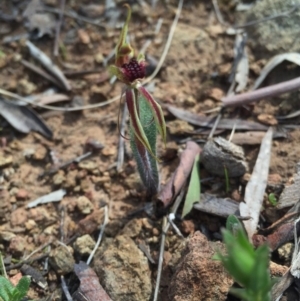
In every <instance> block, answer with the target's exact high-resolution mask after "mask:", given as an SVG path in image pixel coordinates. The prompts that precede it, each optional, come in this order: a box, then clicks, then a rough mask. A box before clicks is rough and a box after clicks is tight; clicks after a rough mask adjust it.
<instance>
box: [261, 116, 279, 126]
mask: <svg viewBox="0 0 300 301" xmlns="http://www.w3.org/2000/svg"><path fill="white" fill-rule="evenodd" d="M257 119H258V120H259V121H260V122H261V123H264V124H267V125H277V124H278V121H277V119H276V118H275V117H274V116H273V115H269V114H260V115H258V116H257Z"/></svg>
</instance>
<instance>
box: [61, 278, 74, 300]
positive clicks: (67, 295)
mask: <svg viewBox="0 0 300 301" xmlns="http://www.w3.org/2000/svg"><path fill="white" fill-rule="evenodd" d="M60 280H61V288H62V290H63V291H64V293H65V296H66V298H67V300H68V301H73V299H72V296H71V294H70V292H69V289H68V287H67V284H66V281H65V277H64V276H60Z"/></svg>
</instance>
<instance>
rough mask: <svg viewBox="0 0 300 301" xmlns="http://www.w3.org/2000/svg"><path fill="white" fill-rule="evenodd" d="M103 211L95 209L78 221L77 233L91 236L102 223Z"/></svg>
mask: <svg viewBox="0 0 300 301" xmlns="http://www.w3.org/2000/svg"><path fill="white" fill-rule="evenodd" d="M103 217H104V209H103V208H101V209H97V210H95V211H94V212H93V213H91V214H90V215H88V216H86V217H85V218H84V219H82V220H80V221H79V231H80V233H82V234H91V233H93V232H94V231H95V230H97V229H99V226H100V225H101V224H102V223H103Z"/></svg>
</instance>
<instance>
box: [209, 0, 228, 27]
mask: <svg viewBox="0 0 300 301" xmlns="http://www.w3.org/2000/svg"><path fill="white" fill-rule="evenodd" d="M212 4H213V6H214V10H215V13H216V16H217V19H218V21H219V23H220V24H222V25H224V26H227V24H226V23H225V21H224V19H223V16H222V14H221V11H220V8H219V5H218V0H212Z"/></svg>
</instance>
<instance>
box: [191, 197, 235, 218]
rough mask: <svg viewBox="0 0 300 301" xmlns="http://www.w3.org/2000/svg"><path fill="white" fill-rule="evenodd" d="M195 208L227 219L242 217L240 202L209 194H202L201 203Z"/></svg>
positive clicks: (195, 205)
mask: <svg viewBox="0 0 300 301" xmlns="http://www.w3.org/2000/svg"><path fill="white" fill-rule="evenodd" d="M194 208H195V209H197V210H199V211H202V212H206V213H209V214H213V215H217V216H221V217H225V218H227V217H228V216H229V215H240V214H239V202H236V201H234V200H232V199H230V198H218V197H216V196H214V195H210V194H207V193H202V194H201V202H199V203H196V204H194Z"/></svg>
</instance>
